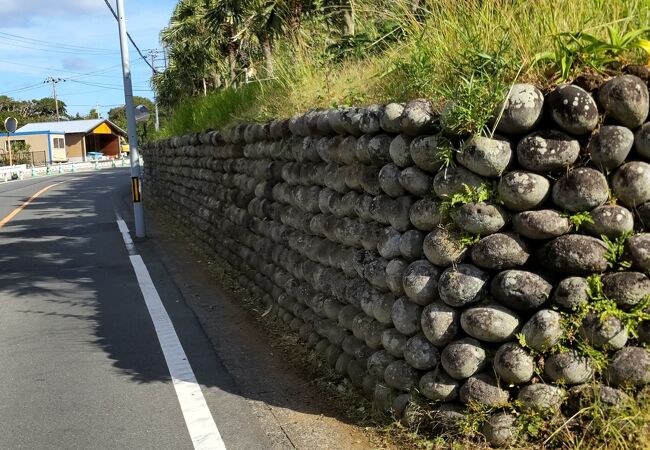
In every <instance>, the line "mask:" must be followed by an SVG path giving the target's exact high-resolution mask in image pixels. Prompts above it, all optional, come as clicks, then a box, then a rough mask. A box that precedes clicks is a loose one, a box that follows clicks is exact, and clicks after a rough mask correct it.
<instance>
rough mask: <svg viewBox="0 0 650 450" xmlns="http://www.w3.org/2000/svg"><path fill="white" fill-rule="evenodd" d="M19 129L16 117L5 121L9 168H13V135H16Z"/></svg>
mask: <svg viewBox="0 0 650 450" xmlns="http://www.w3.org/2000/svg"><path fill="white" fill-rule="evenodd" d="M17 129H18V120H16V119H15V118H14V117H7V118H6V119H5V130H7V151H8V152H9V166H13V165H14V163H13V160H12V157H11V133H15V132H16V130H17Z"/></svg>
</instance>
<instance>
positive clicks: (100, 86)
mask: <svg viewBox="0 0 650 450" xmlns="http://www.w3.org/2000/svg"><path fill="white" fill-rule="evenodd" d="M69 81H71V82H73V83H79V84H83V85H84V86H92V87H98V88H103V89H117V90H122V89H124V87H123V86H119V85H116V84H105V83H91V82H88V81H79V80H69ZM134 91H139V92H151V89H134Z"/></svg>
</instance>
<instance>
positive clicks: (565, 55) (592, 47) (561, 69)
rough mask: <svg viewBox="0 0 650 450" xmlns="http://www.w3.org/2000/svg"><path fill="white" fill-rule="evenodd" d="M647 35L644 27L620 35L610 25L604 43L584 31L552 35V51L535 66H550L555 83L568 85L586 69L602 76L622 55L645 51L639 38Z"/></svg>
mask: <svg viewBox="0 0 650 450" xmlns="http://www.w3.org/2000/svg"><path fill="white" fill-rule="evenodd" d="M648 32H650V28H649V27H644V28H638V29H634V30H631V31H628V32H627V33H622V32H620V31H619V30H618V29H617V28H615V27H614V26H611V25H610V26H608V27H607V38H606V39H601V38H599V37H598V36H596V35H594V34H590V33H586V32H585V31H578V32H563V33H557V34H556V35H554V47H555V50H554V51H551V52H541V53H538V54H537V55H535V58H534V64H535V63H538V62H545V63H547V64H550V65H551V67H552V68H553V69H554V70H555V73H556V77H557V79H558V81H567V80H569V79H571V78H572V77H573V76H574V75H575V74H577V73H580V72H584V71H586V70H589V69H591V70H594V71H597V72H602V71H604V70H605V69H606V68H607V67H608V66H610V65H612V64H614V63H616V62H618V61H619V60H620V59H621V57H622V55H623V54H624V53H626V52H630V51H632V50H634V49H639V48H641V49H644V50H645V47H646V40H645V39H643V38H642V37H643V36H644V35H646V34H648ZM646 51H648V50H646Z"/></svg>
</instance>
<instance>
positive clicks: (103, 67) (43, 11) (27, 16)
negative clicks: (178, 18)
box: [0, 0, 177, 125]
mask: <svg viewBox="0 0 650 450" xmlns="http://www.w3.org/2000/svg"><path fill="white" fill-rule="evenodd" d="M109 2H110V3H111V5H112V6H113V9H116V4H115V0H109ZM176 3H177V0H124V4H125V11H126V15H125V16H126V24H127V29H128V31H129V34H130V35H131V37H132V38H133V40H134V41H135V43H136V44H137V46H138V47H139V48H140V49H141V50H142V51H143V53H145V52H146V51H148V50H151V49H157V50H158V51H159V52H161V46H160V42H159V33H160V30H161V29H162V28H164V27H165V26H167V24H168V22H169V18H170V16H171V13H172V11H173V9H174V7H175V6H176ZM145 55H146V53H145ZM129 59H130V61H131V69H132V80H133V89H134V95H139V96H142V97H147V98H150V99H153V92H152V90H151V86H150V83H149V80H150V78H151V73H152V71H151V68H150V67H149V66H147V64H146V63H145V62H144V61H143V60H142V58H140V56H139V55H138V53H137V52H136V50H135V48H134V47H133V45H130V46H129ZM155 65H156V66H157V67H158V68H159V69H161V68H162V67H163V66H164V59H163V56H162V53H160V54H159V56H158V60H157V61H156V63H155ZM49 77H52V78H60V79H61V80H65V81H61V82H59V83H57V85H56V89H57V97H58V98H59V99H60V100H62V101H64V102H65V104H66V105H67V111H68V114H69V115H74V114H76V113H77V112H78V113H80V114H82V115H83V114H87V113H88V112H89V111H90V110H91V109H93V108H96V105H99V112H100V114H101V116H102V117H103V118H106V117H107V115H108V110H109V109H111V108H113V107H115V106H120V105H123V104H124V90H123V78H122V66H121V59H120V43H119V35H118V28H117V21H116V20H115V18H114V17H113V15H112V14H111V12H110V10H109V9H108V7H107V6H106V3H105V2H104V0H0V95H7V96H9V97H12V98H15V99H19V100H30V99H40V98H44V97H52V84H50V83H44V81H45V80H46V79H48V78H49ZM19 125H20V124H19Z"/></svg>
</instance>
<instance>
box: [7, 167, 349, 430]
mask: <svg viewBox="0 0 650 450" xmlns="http://www.w3.org/2000/svg"><path fill="white" fill-rule="evenodd" d="M57 181H59V180H57ZM128 181H129V180H128V175H127V172H126V171H124V170H115V171H107V172H101V173H95V174H92V175H90V176H88V175H79V176H78V177H76V178H75V179H72V180H70V181H68V182H66V183H65V184H63V185H61V186H58V187H57V188H55V189H53V190H51V191H49V192H48V193H47V195H43V196H41V197H39V198H37V199H35V200H34V201H33V203H32V204H31V205H29V206H28V208H26V209H25V210H24V211H23V212H21V213H20V214H19V215H18V216H16V217H15V218H14V219H13V220H12V221H11V222H10V223H9V224H8V225H7V226H6V227H5V228H3V229H1V230H0V298H3V297H4V298H8V299H10V300H11V301H14V302H21V303H20V305H17V306H16V308H15V309H16V310H17V311H19V312H20V313H21V314H26V315H40V316H43V317H48V318H52V320H54V319H55V318H57V319H65V321H66V322H65V323H66V326H69V327H79V328H81V329H86V328H87V330H88V333H87V335H88V336H90V338H89V339H88V343H91V344H92V345H94V346H96V347H98V348H99V349H101V351H103V352H104V353H105V355H106V356H107V357H108V358H110V360H111V361H112V366H113V367H114V368H115V369H116V370H118V371H119V372H120V373H122V374H124V375H127V376H128V377H129V378H130V380H131V381H133V382H136V383H156V382H167V381H169V379H170V377H169V372H168V369H167V366H166V364H165V361H164V358H163V356H162V353H161V350H160V347H159V346H158V341H157V338H156V335H155V331H154V329H153V326H152V324H151V320H150V318H149V315H148V313H147V310H146V306H145V304H144V301H143V299H142V296H141V294H140V291H139V289H138V286H137V283H136V279H135V276H134V273H133V269H132V267H131V265H130V262H129V259H128V256H127V252H126V249H125V246H124V243H123V241H122V237H121V235H120V234H119V232H118V229H117V224H116V222H115V215H114V201H115V199H116V198H118V199H121V197H122V196H127V197H128V195H129V190H128V189H129V184H128ZM9 195H14V193H13V192H10V193H9ZM4 196H5V193H3V192H0V200H2V198H4ZM120 201H121V200H120ZM145 245H149V244H145ZM154 265H155V266H156V267H153V268H152V267H150V270H151V271H152V277H153V279H154V282H156V284H157V285H158V284H159V283H167V284H168V286H167V287H165V292H166V293H168V294H170V295H172V298H166V299H164V300H165V304H166V308H167V309H168V312H169V313H170V316H171V317H172V320H173V321H174V322H175V324H176V320H177V317H183V318H184V320H196V319H195V318H194V316H193V313H192V312H191V311H190V309H189V308H188V307H187V306H186V305H185V304H184V302H183V301H182V294H181V292H180V291H179V290H178V288H177V287H176V286H175V285H174V284H173V283H172V281H171V280H169V279H165V278H166V272H165V270H166V268H165V265H164V264H162V263H155V264H154ZM157 277H158V278H157ZM206 289H207V290H210V289H211V287H210V286H204V290H206ZM215 289H218V288H216V287H215ZM161 296H163V295H162V293H161ZM167 297H169V295H167ZM4 301H8V300H4ZM214 308H215V305H212V306H210V308H209V310H210V311H212V310H213V309H214ZM207 309H208V307H207V305H206V314H207ZM212 312H213V316H211V317H212V319H211V320H213V322H212V323H213V324H214V326H215V327H220V326H221V325H223V327H222V329H221V331H220V333H221V336H222V337H223V341H221V342H215V346H216V352H217V353H218V355H219V357H218V358H217V357H215V353H214V352H212V351H211V349H210V351H209V353H208V354H207V356H206V350H205V349H199V348H198V347H199V346H201V345H202V343H205V342H208V339H207V338H206V336H205V335H203V333H202V332H201V331H199V333H200V334H201V335H200V336H197V335H194V336H189V337H188V336H181V342H182V343H183V346H184V348H185V350H186V353H187V354H188V356H189V359H190V361H191V362H192V365H193V368H194V370H195V372H196V375H197V378H198V380H199V382H200V383H201V384H202V385H204V386H208V387H218V388H219V389H220V390H223V391H225V392H230V393H232V394H235V395H238V396H243V397H245V398H249V399H252V400H258V401H261V402H264V403H266V404H269V405H271V406H277V407H280V408H286V409H290V410H295V411H300V412H304V413H307V414H312V415H317V416H319V415H325V416H331V417H337V418H338V419H339V420H342V421H346V419H345V417H342V415H341V414H340V413H339V412H338V411H332V410H330V409H329V408H326V407H325V406H324V405H323V403H327V402H326V401H322V402H321V401H319V399H314V398H313V395H312V396H311V397H310V394H308V393H307V391H309V389H310V388H309V386H308V385H309V383H310V382H311V380H308V379H304V378H301V377H300V376H297V375H295V374H291V373H288V372H289V371H290V369H287V367H286V365H283V364H282V362H281V361H280V362H279V361H278V359H279V358H280V359H281V356H280V355H276V356H273V355H272V354H271V351H270V348H269V346H268V342H267V341H266V339H267V337H266V336H265V334H264V332H263V331H261V330H259V329H256V325H254V321H253V320H252V319H251V318H250V316H247V313H246V312H245V311H244V310H243V309H242V308H241V307H239V309H238V308H237V306H236V305H233V304H232V302H230V301H228V300H224V303H223V304H221V305H216V311H212ZM188 317H189V318H190V319H188ZM219 321H220V322H219ZM226 322H227V323H226ZM179 334H180V333H179ZM217 335H218V333H217ZM212 336H214V333H213V334H212ZM213 338H214V337H213ZM202 346H203V347H208V346H206V345H202Z"/></svg>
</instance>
